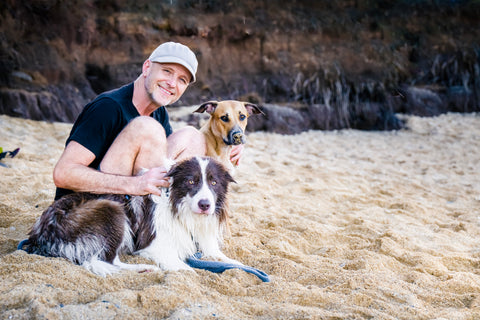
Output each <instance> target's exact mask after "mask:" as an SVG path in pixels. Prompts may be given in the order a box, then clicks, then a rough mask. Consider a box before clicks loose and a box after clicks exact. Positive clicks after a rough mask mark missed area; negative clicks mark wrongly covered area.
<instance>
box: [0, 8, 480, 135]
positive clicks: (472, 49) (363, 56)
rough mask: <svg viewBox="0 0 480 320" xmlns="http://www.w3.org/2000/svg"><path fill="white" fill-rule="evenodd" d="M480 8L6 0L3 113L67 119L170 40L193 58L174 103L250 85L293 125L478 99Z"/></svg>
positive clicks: (133, 73)
mask: <svg viewBox="0 0 480 320" xmlns="http://www.w3.org/2000/svg"><path fill="white" fill-rule="evenodd" d="M479 13H480V5H479V4H478V2H477V1H413V2H412V1H381V2H379V3H377V2H375V1H362V0H357V1H346V0H345V1H335V2H334V3H331V2H330V1H302V0H297V1H280V0H277V1H275V0H274V1H219V0H211V1H187V0H184V1H174V0H171V1H133V0H109V1H93V0H91V1H80V0H78V1H61V0H32V1H22V2H20V1H15V0H5V1H3V2H2V3H1V4H0V19H1V20H0V32H1V33H0V113H3V114H8V115H14V116H19V117H25V118H31V119H42V120H55V121H73V120H74V119H75V117H76V115H77V114H78V112H79V111H80V110H81V108H82V107H83V105H84V104H85V103H86V102H87V101H89V100H90V99H91V98H93V97H94V96H95V95H96V94H98V93H100V92H102V91H104V90H108V89H111V88H114V87H117V86H120V85H123V84H126V83H128V82H131V81H133V80H134V79H135V78H136V77H137V76H138V75H139V73H140V71H141V65H142V63H143V61H144V60H145V59H146V58H147V57H148V55H149V54H150V52H151V51H152V50H153V49H154V48H155V47H156V46H157V45H158V44H160V43H162V42H164V41H169V40H173V41H178V42H182V43H184V44H186V45H188V46H189V47H190V48H192V50H193V51H194V52H195V53H196V54H197V57H198V60H199V70H198V75H197V77H198V82H197V83H195V84H194V85H193V86H192V87H191V88H189V89H188V90H187V93H186V94H185V95H184V97H183V98H182V101H180V102H179V103H178V104H197V103H200V102H203V101H206V100H209V99H227V98H234V99H249V100H254V101H252V102H261V103H262V104H264V105H265V106H266V109H267V111H270V117H271V119H273V117H275V115H277V117H278V114H279V112H280V113H282V112H283V113H285V112H284V111H278V109H282V108H276V107H273V106H272V107H269V104H272V103H276V104H284V105H285V104H286V105H288V106H290V107H292V106H293V107H294V110H295V111H296V112H297V117H298V115H301V120H300V124H299V130H301V129H302V128H304V129H305V128H318V129H332V128H340V127H358V128H365V129H372V128H375V129H385V128H386V129H388V128H395V127H398V126H399V124H398V122H397V121H396V120H395V119H394V115H393V114H394V113H395V112H412V113H416V114H421V115H434V114H438V113H439V112H445V111H447V110H453V111H475V110H480V107H479V97H480V83H479V82H480V80H479V65H480V58H479V53H480V52H479V49H478V48H479V46H478V45H479V39H480V34H479V33H480V31H479V30H480V28H479V24H480V20H479V19H478V16H479ZM392 119H393V120H392ZM255 126H256V128H257V129H268V130H275V129H274V128H273V129H272V128H267V125H266V124H265V123H263V124H262V123H257V124H256V125H255Z"/></svg>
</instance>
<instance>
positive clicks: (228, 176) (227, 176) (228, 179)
mask: <svg viewBox="0 0 480 320" xmlns="http://www.w3.org/2000/svg"><path fill="white" fill-rule="evenodd" d="M225 181H227V182H229V183H230V182H233V183H237V181H235V179H233V177H232V175H231V174H230V172H228V170H226V169H225Z"/></svg>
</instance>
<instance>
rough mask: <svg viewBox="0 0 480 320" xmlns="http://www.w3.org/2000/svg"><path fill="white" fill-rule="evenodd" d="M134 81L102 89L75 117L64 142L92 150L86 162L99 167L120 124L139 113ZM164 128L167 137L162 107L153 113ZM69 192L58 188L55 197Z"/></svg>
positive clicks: (123, 125)
mask: <svg viewBox="0 0 480 320" xmlns="http://www.w3.org/2000/svg"><path fill="white" fill-rule="evenodd" d="M132 98H133V83H130V84H128V85H125V86H123V87H121V88H118V89H115V90H112V91H108V92H105V93H102V94H101V95H99V96H98V97H96V98H95V100H93V101H92V102H90V103H89V104H87V105H86V106H85V108H84V109H83V111H82V112H81V113H80V115H79V116H78V118H77V120H76V121H75V123H74V125H73V127H72V131H71V132H70V136H69V137H68V139H67V142H66V143H65V145H67V144H68V143H69V142H70V141H72V140H74V141H76V142H78V143H80V144H81V145H82V146H84V147H85V148H87V149H88V150H90V151H91V152H93V154H95V159H94V160H93V162H92V163H91V164H90V165H89V167H91V168H95V169H98V167H99V165H100V162H101V161H102V159H103V157H104V156H105V153H107V150H108V149H109V148H110V146H111V145H112V143H113V141H114V140H115V138H116V137H117V135H118V134H119V133H120V131H122V130H123V128H124V127H125V126H126V125H127V124H128V123H129V122H130V120H132V119H133V118H135V117H138V116H140V114H139V113H138V111H137V109H136V108H135V106H134V105H133V103H132ZM152 117H153V118H154V119H155V120H157V121H158V122H159V123H160V124H161V125H162V126H163V128H164V129H165V133H166V135H167V137H168V136H169V135H170V134H171V133H172V127H171V125H170V120H169V117H168V113H167V110H166V109H165V107H160V108H158V109H157V110H155V111H154V112H153V113H152ZM69 193H72V191H71V190H67V189H63V188H57V191H56V194H55V200H56V199H59V198H61V197H62V196H64V195H66V194H69Z"/></svg>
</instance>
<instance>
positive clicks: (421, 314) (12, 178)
mask: <svg viewBox="0 0 480 320" xmlns="http://www.w3.org/2000/svg"><path fill="white" fill-rule="evenodd" d="M406 121H407V125H408V128H407V129H404V130H401V131H397V132H362V131H355V130H342V131H332V132H322V131H310V132H305V133H302V134H299V135H294V136H282V135H278V134H272V133H264V132H256V133H250V134H249V135H248V142H247V146H246V151H245V155H244V158H243V161H242V163H241V164H240V167H239V168H238V170H237V173H236V180H237V182H238V183H237V184H236V185H234V186H233V187H232V188H231V194H230V202H231V209H232V210H231V211H232V217H231V224H230V227H231V234H230V235H229V236H227V237H226V239H225V247H224V252H225V253H226V254H227V255H228V256H230V257H232V258H234V259H237V260H240V261H242V262H243V263H244V264H246V265H250V266H254V267H256V268H259V269H261V270H263V271H265V272H266V273H268V274H269V275H270V276H271V278H272V282H270V283H263V282H261V281H260V280H259V279H258V278H256V277H255V276H253V275H251V274H248V273H246V272H244V271H241V270H229V271H226V272H224V273H222V274H214V273H210V272H208V271H203V270H198V271H196V272H150V273H135V272H123V273H120V274H116V275H113V276H109V277H106V278H102V277H99V276H96V275H93V274H91V273H90V272H88V271H86V270H85V269H83V268H82V267H79V266H76V265H74V264H72V263H70V262H68V261H66V260H63V259H59V258H45V257H41V256H36V255H28V254H26V253H24V252H23V251H16V245H17V244H18V242H19V241H20V240H22V239H24V238H25V237H26V234H27V232H28V231H29V229H30V227H31V226H32V225H33V223H34V222H35V220H36V219H37V217H39V215H40V214H41V213H42V211H43V210H44V209H45V208H46V207H47V206H48V205H49V204H50V202H51V200H52V199H53V195H54V186H53V182H52V169H53V166H54V164H55V162H56V161H57V159H58V157H59V156H60V153H61V152H62V149H63V144H64V141H65V139H66V136H67V134H68V132H69V130H70V128H71V125H69V124H62V123H46V122H35V121H29V120H22V119H17V118H11V117H7V116H0V146H1V147H3V148H4V150H12V149H14V148H16V147H20V148H21V151H20V153H19V154H18V155H17V157H15V158H13V159H3V160H2V163H5V164H7V165H8V166H9V168H4V167H0V177H1V180H0V181H1V183H0V281H1V285H0V319H163V318H166V319H372V318H373V319H479V318H480V219H479V217H480V115H479V114H446V115H442V116H439V117H435V118H419V117H407V118H406ZM122 259H123V260H124V261H127V262H141V263H147V262H148V261H147V260H144V259H141V258H139V257H135V256H123V257H122Z"/></svg>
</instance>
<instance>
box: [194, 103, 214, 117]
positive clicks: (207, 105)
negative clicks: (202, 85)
mask: <svg viewBox="0 0 480 320" xmlns="http://www.w3.org/2000/svg"><path fill="white" fill-rule="evenodd" d="M217 106H218V101H208V102H205V103H202V105H201V106H200V107H198V109H197V110H195V111H193V112H198V113H203V112H205V111H207V113H209V114H212V113H214V112H215V109H216V108H217Z"/></svg>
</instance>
